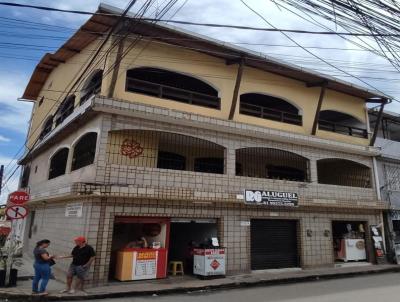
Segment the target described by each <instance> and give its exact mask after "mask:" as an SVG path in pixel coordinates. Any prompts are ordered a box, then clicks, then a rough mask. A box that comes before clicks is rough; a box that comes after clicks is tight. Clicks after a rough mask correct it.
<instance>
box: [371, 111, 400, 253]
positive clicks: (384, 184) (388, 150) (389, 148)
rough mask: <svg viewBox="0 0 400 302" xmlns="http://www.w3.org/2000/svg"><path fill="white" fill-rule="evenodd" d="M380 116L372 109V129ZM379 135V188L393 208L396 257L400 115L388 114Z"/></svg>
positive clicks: (390, 239)
mask: <svg viewBox="0 0 400 302" xmlns="http://www.w3.org/2000/svg"><path fill="white" fill-rule="evenodd" d="M378 114H379V113H378V111H377V110H373V109H372V110H370V113H369V119H370V123H371V127H375V125H376V120H377V117H378ZM377 134H378V135H377V139H376V142H375V146H376V147H379V148H380V149H381V155H380V156H379V157H377V167H378V175H379V177H378V178H379V186H380V192H381V197H382V200H384V201H386V202H387V204H388V207H389V210H388V211H385V222H386V223H387V230H386V233H387V235H388V236H386V239H387V240H386V241H387V250H388V254H389V255H391V256H393V252H394V245H395V244H400V115H399V114H398V113H394V112H390V111H384V112H383V116H382V119H381V123H380V124H379V131H378V132H377Z"/></svg>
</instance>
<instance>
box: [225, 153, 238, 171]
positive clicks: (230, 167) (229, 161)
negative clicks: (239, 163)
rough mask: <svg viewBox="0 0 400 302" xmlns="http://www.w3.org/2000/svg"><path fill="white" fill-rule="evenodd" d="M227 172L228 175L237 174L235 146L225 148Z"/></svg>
mask: <svg viewBox="0 0 400 302" xmlns="http://www.w3.org/2000/svg"><path fill="white" fill-rule="evenodd" d="M225 173H226V175H230V176H235V175H236V152H235V149H233V148H227V149H225Z"/></svg>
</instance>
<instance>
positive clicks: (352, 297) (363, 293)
mask: <svg viewBox="0 0 400 302" xmlns="http://www.w3.org/2000/svg"><path fill="white" fill-rule="evenodd" d="M399 297H400V273H387V274H379V275H366V276H362V277H353V278H343V279H335V280H328V281H316V282H306V283H295V284H287V285H277V286H265V287H251V288H242V289H234V290H225V291H215V292H193V293H189V294H180V295H167V296H153V297H143V298H138V297H136V298H120V299H106V301H107V302H188V301H190V302H211V301H218V302H243V301H251V302H264V301H268V302H274V301H279V302H289V301H290V302H294V301H296V302H306V301H307V302H347V301H349V302H350V301H351V302H358V301H360V302H389V301H390V302H391V301H399ZM85 301H88V300H85ZM103 301H104V300H103Z"/></svg>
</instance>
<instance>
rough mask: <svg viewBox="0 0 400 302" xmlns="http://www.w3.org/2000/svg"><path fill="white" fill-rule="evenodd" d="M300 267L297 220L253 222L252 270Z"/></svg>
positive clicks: (256, 220) (257, 220)
mask: <svg viewBox="0 0 400 302" xmlns="http://www.w3.org/2000/svg"><path fill="white" fill-rule="evenodd" d="M298 265H299V259H298V247H297V222H296V221H295V220H259V219H255V220H252V221H251V269H252V270H261V269H277V268H287V267H297V266H298Z"/></svg>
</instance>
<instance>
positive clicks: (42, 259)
mask: <svg viewBox="0 0 400 302" xmlns="http://www.w3.org/2000/svg"><path fill="white" fill-rule="evenodd" d="M49 245H50V240H47V239H44V240H40V241H39V242H37V243H36V247H35V249H34V250H33V256H34V258H35V263H34V265H33V267H34V269H35V277H34V278H33V282H32V294H34V295H47V292H46V287H47V283H48V282H49V279H50V275H51V269H50V264H51V262H52V261H53V256H50V255H49V253H48V252H47V250H46V249H47V248H48V247H49ZM40 281H41V282H40ZM39 283H41V284H40V288H39Z"/></svg>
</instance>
